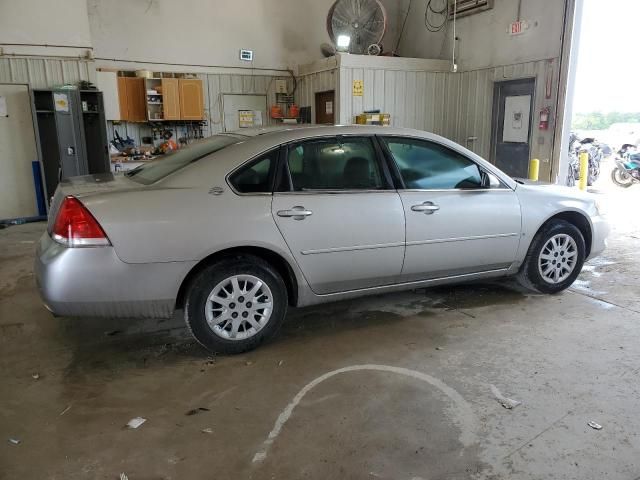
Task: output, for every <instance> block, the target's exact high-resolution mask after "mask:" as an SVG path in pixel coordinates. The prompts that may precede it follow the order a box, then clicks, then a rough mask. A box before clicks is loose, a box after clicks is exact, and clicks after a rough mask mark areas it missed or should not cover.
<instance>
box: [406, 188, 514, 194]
mask: <svg viewBox="0 0 640 480" xmlns="http://www.w3.org/2000/svg"><path fill="white" fill-rule="evenodd" d="M405 192H406V193H424V192H513V190H511V189H510V188H434V189H432V190H427V189H425V190H421V189H419V188H406V189H398V193H405Z"/></svg>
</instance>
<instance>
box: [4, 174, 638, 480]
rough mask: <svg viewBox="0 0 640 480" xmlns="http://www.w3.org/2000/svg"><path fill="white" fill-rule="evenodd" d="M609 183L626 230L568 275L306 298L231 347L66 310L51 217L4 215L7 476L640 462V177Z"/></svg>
mask: <svg viewBox="0 0 640 480" xmlns="http://www.w3.org/2000/svg"><path fill="white" fill-rule="evenodd" d="M603 175H604V176H605V177H606V176H607V175H608V169H606V168H605V169H604V173H603ZM597 190H599V191H600V193H607V192H610V193H607V194H606V195H604V194H603V195H602V197H603V198H606V200H607V203H608V205H609V210H610V212H611V218H612V221H613V222H614V227H615V230H614V235H613V237H612V239H611V242H610V248H609V249H608V251H607V252H606V253H605V255H604V256H603V257H601V258H599V259H596V260H594V261H592V262H590V263H589V265H588V266H587V267H586V268H585V270H584V272H583V274H582V276H581V277H580V281H579V282H578V283H577V284H576V286H575V287H574V288H572V289H571V290H570V291H567V292H565V293H563V294H560V295H557V296H540V295H529V294H526V293H523V292H521V291H519V290H518V289H515V288H514V287H513V285H511V284H510V283H508V282H506V283H497V284H479V285H468V286H460V287H455V288H441V289H435V290H428V291H424V290H420V291H415V292H407V293H402V294H394V295H387V296H381V297H376V298H373V299H361V300H358V301H351V302H343V303H338V304H334V305H330V306H324V307H317V308H308V309H302V310H298V311H292V312H291V313H290V315H289V317H288V321H287V322H286V325H285V327H284V328H283V331H282V332H281V334H280V336H279V337H278V338H277V339H275V340H274V341H273V342H271V343H269V344H268V345H265V346H263V347H262V348H260V349H258V350H257V351H255V352H251V353H249V354H246V355H241V356H235V357H218V358H214V357H209V356H208V355H207V353H206V352H205V351H203V350H202V349H201V348H199V347H198V346H197V345H195V344H194V343H193V342H191V340H190V339H189V337H188V335H187V333H186V331H185V329H184V328H183V325H182V322H181V320H180V319H179V318H177V319H175V320H170V321H123V320H94V319H66V318H63V319H54V318H53V317H52V316H51V315H50V314H49V313H48V312H47V311H45V309H44V308H43V307H42V306H41V305H40V302H39V299H38V297H37V293H36V290H35V288H34V284H33V276H32V268H31V264H32V257H33V249H34V242H35V241H36V239H37V238H38V236H39V235H40V233H41V231H42V230H43V228H44V226H43V224H30V225H22V226H15V227H10V228H7V229H4V230H1V231H0V262H1V263H0V265H1V268H0V385H2V386H1V387H0V392H1V393H0V435H1V438H0V440H2V442H1V443H0V479H3V480H4V479H36V478H37V479H65V480H70V479H116V478H119V475H120V473H121V472H125V473H126V474H127V475H128V477H129V479H131V480H152V479H213V478H215V479H227V478H229V479H241V478H252V479H263V478H264V479H297V478H313V479H338V478H345V479H346V478H349V479H351V478H353V479H394V480H405V479H406V480H411V479H413V480H416V479H463V478H464V479H466V478H474V479H476V478H490V479H502V478H504V479H506V478H509V479H541V478H554V479H582V480H584V479H603V478H608V479H626V480H633V479H637V478H640V437H639V433H638V432H640V415H638V412H640V400H639V398H640V397H639V391H638V390H639V386H640V342H639V340H640V300H639V295H638V294H639V293H640V285H639V282H638V280H637V279H638V278H639V274H640V260H637V258H638V256H637V255H636V250H637V245H638V238H640V222H638V221H636V220H634V221H632V222H630V221H629V218H633V217H635V218H638V214H637V205H638V204H639V202H638V201H639V200H640V187H637V188H632V189H629V190H626V191H623V190H621V189H617V190H616V189H612V188H611V187H610V186H609V185H608V184H606V182H604V183H603V185H602V186H599V187H598V188H597ZM340 369H344V370H340ZM35 374H37V375H38V376H39V378H33V375H35ZM323 375H324V376H325V377H322V376H323ZM314 381H315V382H314ZM310 382H314V383H310ZM491 385H494V386H495V387H497V388H498V389H499V390H500V391H501V392H502V393H503V394H504V395H506V396H509V397H511V398H514V399H517V400H519V401H521V402H522V404H521V405H520V406H518V407H516V408H515V409H513V410H507V409H505V408H503V407H502V406H501V405H500V403H499V402H498V401H497V400H496V399H495V398H494V395H493V393H492V389H491ZM287 407H289V408H288V409H287ZM200 408H202V409H206V410H198V409H200ZM194 410H195V412H196V413H195V414H194ZM137 416H142V417H144V418H146V419H147V422H146V423H145V424H143V425H142V426H141V427H140V428H138V429H136V430H130V429H125V428H124V425H125V424H126V423H127V422H128V421H129V420H130V419H131V418H133V417H137ZM591 420H593V421H596V422H597V423H599V424H601V425H602V426H603V429H602V430H600V431H597V430H594V429H592V428H590V427H589V426H587V422H589V421H591ZM207 429H210V430H207ZM203 430H204V431H203ZM272 431H273V433H272V435H271V437H272V438H271V440H268V436H269V434H270V432H272ZM9 438H16V439H19V440H20V444H19V445H13V444H11V443H9V441H8V439H9ZM254 460H255V461H254Z"/></svg>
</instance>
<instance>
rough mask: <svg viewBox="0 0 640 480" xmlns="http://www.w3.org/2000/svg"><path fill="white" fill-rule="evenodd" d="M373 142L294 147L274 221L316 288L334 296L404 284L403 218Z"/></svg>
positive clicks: (288, 152) (327, 141)
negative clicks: (343, 292) (395, 283)
mask: <svg viewBox="0 0 640 480" xmlns="http://www.w3.org/2000/svg"><path fill="white" fill-rule="evenodd" d="M381 160H382V159H381V155H380V149H379V147H378V146H377V143H376V142H375V141H374V138H373V137H364V136H357V137H355V136H343V137H329V138H327V137H324V138H316V139H311V140H305V141H302V142H298V143H294V144H291V145H288V146H287V147H286V148H285V159H284V162H282V164H283V165H282V167H283V171H282V175H283V177H284V182H283V185H284V186H283V187H281V188H279V189H277V190H280V191H276V192H274V195H273V203H272V214H273V218H274V219H275V222H276V224H277V225H278V228H279V229H280V232H281V233H282V236H283V237H284V240H285V241H286V243H287V245H288V246H289V249H290V250H291V253H292V255H293V256H294V258H295V259H296V261H297V262H298V265H299V266H300V269H301V270H302V272H303V274H304V275H305V278H306V279H307V281H308V282H309V285H310V287H311V289H312V290H313V291H314V292H315V293H317V294H329V293H334V292H342V291H348V290H354V289H359V288H367V287H375V286H379V285H387V284H391V283H394V282H396V281H397V280H398V278H399V275H400V271H401V269H402V260H403V257H404V240H405V239H404V211H403V208H402V202H401V201H400V196H399V195H398V193H397V192H396V190H395V189H394V187H393V185H392V182H391V178H390V175H389V172H388V170H387V168H386V165H385V164H384V162H382V161H381Z"/></svg>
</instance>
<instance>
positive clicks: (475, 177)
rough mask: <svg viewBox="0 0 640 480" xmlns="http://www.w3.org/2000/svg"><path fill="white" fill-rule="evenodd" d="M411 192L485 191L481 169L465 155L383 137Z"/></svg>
mask: <svg viewBox="0 0 640 480" xmlns="http://www.w3.org/2000/svg"><path fill="white" fill-rule="evenodd" d="M383 141H384V143H385V144H386V145H387V147H388V148H389V151H390V152H391V155H392V156H393V159H394V160H395V163H396V165H397V166H398V170H399V171H400V176H401V177H402V180H403V182H404V185H405V187H406V188H408V189H417V190H448V189H465V188H467V189H468V188H482V180H481V176H480V168H479V167H478V165H476V164H475V163H474V162H472V161H471V160H469V159H468V158H467V157H465V156H464V155H461V154H459V153H457V152H454V151H453V150H451V149H449V148H447V147H444V146H442V145H438V144H436V143H432V142H428V141H425V140H419V139H413V138H394V137H386V138H383Z"/></svg>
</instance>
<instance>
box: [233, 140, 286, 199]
mask: <svg viewBox="0 0 640 480" xmlns="http://www.w3.org/2000/svg"><path fill="white" fill-rule="evenodd" d="M277 158H278V150H274V151H272V152H269V153H267V154H265V155H262V156H261V157H260V158H258V159H256V160H254V161H252V162H250V163H248V164H247V165H243V166H242V167H241V168H240V169H239V170H237V171H236V172H234V173H233V174H232V175H231V176H230V177H229V183H231V185H232V186H233V188H234V189H235V190H236V191H237V192H238V193H271V191H272V185H273V173H274V169H275V165H276V160H277Z"/></svg>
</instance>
